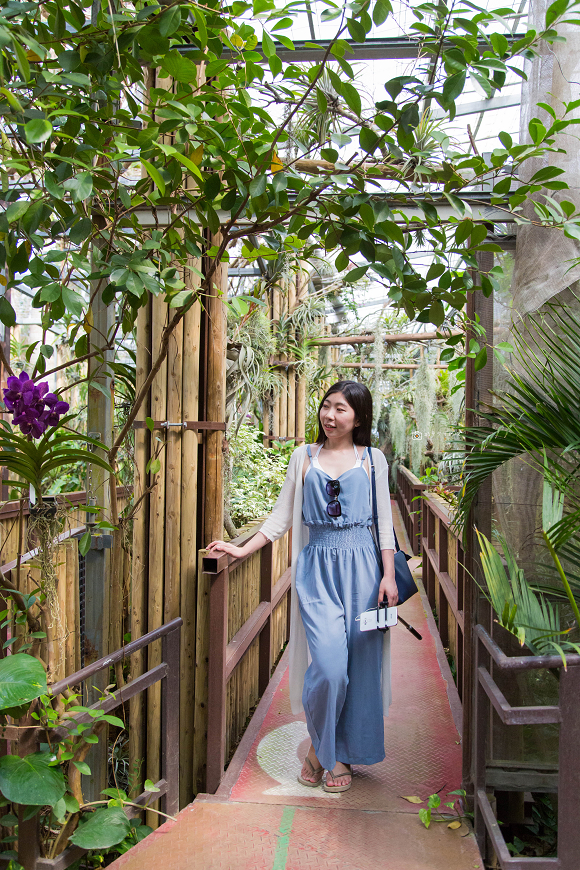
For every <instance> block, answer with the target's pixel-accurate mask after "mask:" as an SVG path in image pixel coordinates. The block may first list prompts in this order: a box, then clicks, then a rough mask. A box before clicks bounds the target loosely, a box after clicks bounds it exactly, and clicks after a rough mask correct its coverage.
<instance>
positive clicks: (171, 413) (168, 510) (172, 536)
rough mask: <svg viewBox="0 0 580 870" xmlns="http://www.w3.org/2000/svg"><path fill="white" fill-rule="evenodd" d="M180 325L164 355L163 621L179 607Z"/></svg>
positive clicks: (181, 338) (181, 415)
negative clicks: (165, 389) (165, 428)
mask: <svg viewBox="0 0 580 870" xmlns="http://www.w3.org/2000/svg"><path fill="white" fill-rule="evenodd" d="M182 351H183V321H182V322H181V323H180V324H179V325H178V327H177V329H176V330H175V332H174V334H173V336H172V338H171V342H170V346H169V353H168V355H167V412H166V413H167V421H168V423H175V424H178V425H175V426H169V427H168V429H167V435H166V445H167V446H166V451H165V452H166V465H165V532H166V534H165V585H164V607H163V621H164V622H169V621H170V620H171V619H175V617H176V616H179V615H180V613H179V611H180V606H181V594H180V593H181V589H180V572H181V546H180V544H181V540H180V535H179V534H178V529H179V528H180V517H181V445H182V441H183V438H184V437H185V435H184V432H183V427H182V426H181V425H179V424H181V422H182V420H183V419H184V417H183V409H182V395H181V394H182V366H183V358H182V357H183V354H182Z"/></svg>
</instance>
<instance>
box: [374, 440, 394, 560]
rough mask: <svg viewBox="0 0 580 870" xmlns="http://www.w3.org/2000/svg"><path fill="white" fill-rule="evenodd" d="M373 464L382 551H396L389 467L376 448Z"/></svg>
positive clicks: (381, 453)
mask: <svg viewBox="0 0 580 870" xmlns="http://www.w3.org/2000/svg"><path fill="white" fill-rule="evenodd" d="M373 462H374V464H375V475H376V487H377V511H378V515H379V536H380V539H381V550H394V549H395V536H394V534H393V515H392V511H391V492H390V489H389V466H388V463H387V460H386V459H385V456H384V453H383V452H382V451H381V450H377V449H376V448H374V449H373Z"/></svg>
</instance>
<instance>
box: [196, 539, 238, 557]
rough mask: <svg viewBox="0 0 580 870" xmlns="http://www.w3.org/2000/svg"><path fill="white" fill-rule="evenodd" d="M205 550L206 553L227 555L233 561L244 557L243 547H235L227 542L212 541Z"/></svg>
mask: <svg viewBox="0 0 580 870" xmlns="http://www.w3.org/2000/svg"><path fill="white" fill-rule="evenodd" d="M206 549H207V551H208V553H227V554H228V556H233V558H234V559H243V557H244V556H245V555H246V550H245V549H244V547H236V545H235V544H230V543H229V542H228V541H212V542H211V544H209V546H208V547H207V548H206Z"/></svg>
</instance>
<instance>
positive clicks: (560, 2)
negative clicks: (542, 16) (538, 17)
mask: <svg viewBox="0 0 580 870" xmlns="http://www.w3.org/2000/svg"><path fill="white" fill-rule="evenodd" d="M568 3H569V0H556V2H555V3H552V4H551V6H548V8H547V10H546V30H548V29H549V28H550V27H551V26H552V24H553V23H554V21H556V19H557V18H559V17H560V16H561V15H563V14H564V12H565V11H566V10H567V8H568Z"/></svg>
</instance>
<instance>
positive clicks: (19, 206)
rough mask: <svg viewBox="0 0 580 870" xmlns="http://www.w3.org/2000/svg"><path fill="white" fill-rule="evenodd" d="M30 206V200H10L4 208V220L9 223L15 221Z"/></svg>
mask: <svg viewBox="0 0 580 870" xmlns="http://www.w3.org/2000/svg"><path fill="white" fill-rule="evenodd" d="M29 207H30V202H28V200H25V199H19V200H18V201H17V202H12V203H10V205H9V206H8V208H7V209H6V220H7V221H8V223H9V224H13V223H16V221H19V220H20V218H21V217H22V216H23V215H25V214H26V212H27V211H28V209H29Z"/></svg>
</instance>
